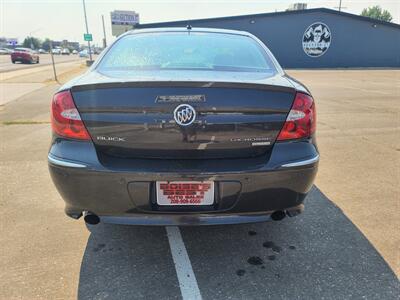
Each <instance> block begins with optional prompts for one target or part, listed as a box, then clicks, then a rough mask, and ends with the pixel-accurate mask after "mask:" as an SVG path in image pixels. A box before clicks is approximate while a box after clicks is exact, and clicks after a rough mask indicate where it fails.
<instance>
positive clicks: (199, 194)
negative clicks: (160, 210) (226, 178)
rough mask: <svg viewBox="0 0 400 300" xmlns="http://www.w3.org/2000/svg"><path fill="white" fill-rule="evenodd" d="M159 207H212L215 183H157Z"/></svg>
mask: <svg viewBox="0 0 400 300" xmlns="http://www.w3.org/2000/svg"><path fill="white" fill-rule="evenodd" d="M156 185H157V204H158V205H211V204H213V203H214V182H213V181H157V183H156Z"/></svg>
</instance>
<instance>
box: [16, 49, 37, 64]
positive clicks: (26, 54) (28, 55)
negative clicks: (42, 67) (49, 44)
mask: <svg viewBox="0 0 400 300" xmlns="http://www.w3.org/2000/svg"><path fill="white" fill-rule="evenodd" d="M11 62H12V63H13V64H14V63H16V62H21V63H26V64H33V63H39V55H38V54H37V53H35V52H34V51H33V50H32V49H29V48H15V49H14V51H13V52H12V53H11Z"/></svg>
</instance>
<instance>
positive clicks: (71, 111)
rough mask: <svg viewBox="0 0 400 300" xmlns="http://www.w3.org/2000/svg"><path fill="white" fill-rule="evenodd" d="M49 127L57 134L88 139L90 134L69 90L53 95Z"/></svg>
mask: <svg viewBox="0 0 400 300" xmlns="http://www.w3.org/2000/svg"><path fill="white" fill-rule="evenodd" d="M51 127H52V128H53V131H54V132H55V133H56V134H57V135H59V136H63V137H67V138H71V139H80V140H90V135H89V133H88V131H87V130H86V128H85V125H84V124H83V122H82V119H81V116H80V115H79V112H78V110H77V109H76V106H75V104H74V100H73V99H72V95H71V92H70V91H63V92H60V93H57V94H55V95H54V97H53V101H52V103H51Z"/></svg>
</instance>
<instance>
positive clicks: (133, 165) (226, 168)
mask: <svg viewBox="0 0 400 300" xmlns="http://www.w3.org/2000/svg"><path fill="white" fill-rule="evenodd" d="M104 52H105V53H104V54H103V55H102V56H101V57H100V58H99V59H98V61H97V62H96V63H95V64H94V65H93V66H92V68H91V70H90V71H89V72H88V73H87V74H85V75H84V76H82V77H81V78H78V79H76V80H73V81H72V82H70V83H68V84H67V85H65V86H64V87H62V88H61V89H60V91H59V92H58V93H56V95H55V96H54V99H53V101H52V127H53V133H54V136H53V142H52V145H51V148H50V151H49V167H50V173H51V175H52V178H53V181H54V183H55V185H56V187H57V188H58V190H59V192H60V194H61V195H62V197H63V199H64V200H65V202H66V213H67V214H68V215H69V216H71V217H74V218H79V217H80V216H81V215H82V214H84V215H85V220H86V221H87V222H91V223H97V222H99V221H100V220H101V221H104V222H110V223H120V224H143V225H172V224H175V225H202V224H230V223H241V222H257V221H266V220H269V219H271V218H272V219H275V220H279V219H282V218H283V217H285V216H286V215H289V216H294V215H297V214H298V213H300V212H301V211H302V210H303V201H304V198H305V196H306V195H307V193H308V191H309V190H310V188H311V186H312V183H313V180H314V177H315V175H316V172H317V164H318V159H319V155H318V150H317V147H316V143H315V123H316V120H315V104H314V101H313V98H312V97H311V95H310V93H309V92H308V91H307V89H306V88H304V87H303V86H302V85H301V84H299V83H298V82H296V81H294V80H293V79H291V78H289V77H287V76H286V75H285V74H284V73H283V71H282V69H281V68H280V66H279V64H278V63H277V62H276V60H275V58H274V57H273V56H272V54H271V53H270V52H269V50H268V49H267V48H266V47H265V46H264V45H263V44H262V43H261V42H260V41H259V40H258V39H256V38H255V37H254V36H252V35H250V34H248V33H243V32H235V31H224V30H211V29H198V30H187V29H170V30H165V29H164V30H155V31H151V30H150V31H133V32H132V33H128V34H126V35H124V36H122V37H120V38H119V39H118V40H117V41H116V42H115V43H114V44H113V45H112V46H111V47H110V48H109V49H108V50H106V51H104Z"/></svg>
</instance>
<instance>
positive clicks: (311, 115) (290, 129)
mask: <svg viewBox="0 0 400 300" xmlns="http://www.w3.org/2000/svg"><path fill="white" fill-rule="evenodd" d="M316 121H317V120H316V113H315V104H314V100H313V98H312V97H311V96H309V95H306V94H302V93H297V94H296V97H295V99H294V102H293V105H292V108H291V110H290V112H289V115H288V116H287V118H286V122H285V124H284V125H283V128H282V130H281V132H280V133H279V136H278V141H284V140H293V139H300V138H307V137H309V136H311V135H312V134H313V133H314V132H315V129H316Z"/></svg>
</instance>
